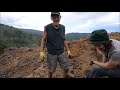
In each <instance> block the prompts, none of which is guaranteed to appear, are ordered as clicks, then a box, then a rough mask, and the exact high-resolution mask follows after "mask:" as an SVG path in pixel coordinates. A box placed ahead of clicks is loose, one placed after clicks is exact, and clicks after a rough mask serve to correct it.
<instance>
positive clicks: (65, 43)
mask: <svg viewBox="0 0 120 90" xmlns="http://www.w3.org/2000/svg"><path fill="white" fill-rule="evenodd" d="M64 45H65V48H66V50H67V51H69V47H68V42H67V40H66V38H65V39H64Z"/></svg>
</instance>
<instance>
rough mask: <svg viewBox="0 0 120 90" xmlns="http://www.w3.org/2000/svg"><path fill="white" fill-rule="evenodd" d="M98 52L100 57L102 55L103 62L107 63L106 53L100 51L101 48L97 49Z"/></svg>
mask: <svg viewBox="0 0 120 90" xmlns="http://www.w3.org/2000/svg"><path fill="white" fill-rule="evenodd" d="M96 51H97V52H98V53H99V54H100V55H102V62H103V63H105V62H106V61H107V58H106V56H105V53H104V52H103V51H101V50H99V48H97V47H96Z"/></svg>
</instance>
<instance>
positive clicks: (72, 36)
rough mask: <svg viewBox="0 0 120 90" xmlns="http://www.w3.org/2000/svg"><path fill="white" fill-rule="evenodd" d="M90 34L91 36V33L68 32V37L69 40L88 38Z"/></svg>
mask: <svg viewBox="0 0 120 90" xmlns="http://www.w3.org/2000/svg"><path fill="white" fill-rule="evenodd" d="M89 36H90V33H68V34H66V38H67V40H68V41H73V40H80V39H82V38H86V37H89Z"/></svg>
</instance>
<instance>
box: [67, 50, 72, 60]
mask: <svg viewBox="0 0 120 90" xmlns="http://www.w3.org/2000/svg"><path fill="white" fill-rule="evenodd" d="M67 55H68V57H69V58H70V59H71V58H73V55H72V54H71V52H70V51H69V50H68V51H67Z"/></svg>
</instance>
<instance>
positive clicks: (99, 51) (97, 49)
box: [96, 47, 103, 55]
mask: <svg viewBox="0 0 120 90" xmlns="http://www.w3.org/2000/svg"><path fill="white" fill-rule="evenodd" d="M96 51H97V52H98V53H99V54H100V55H102V54H103V52H102V51H101V50H100V49H99V48H98V47H96Z"/></svg>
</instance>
